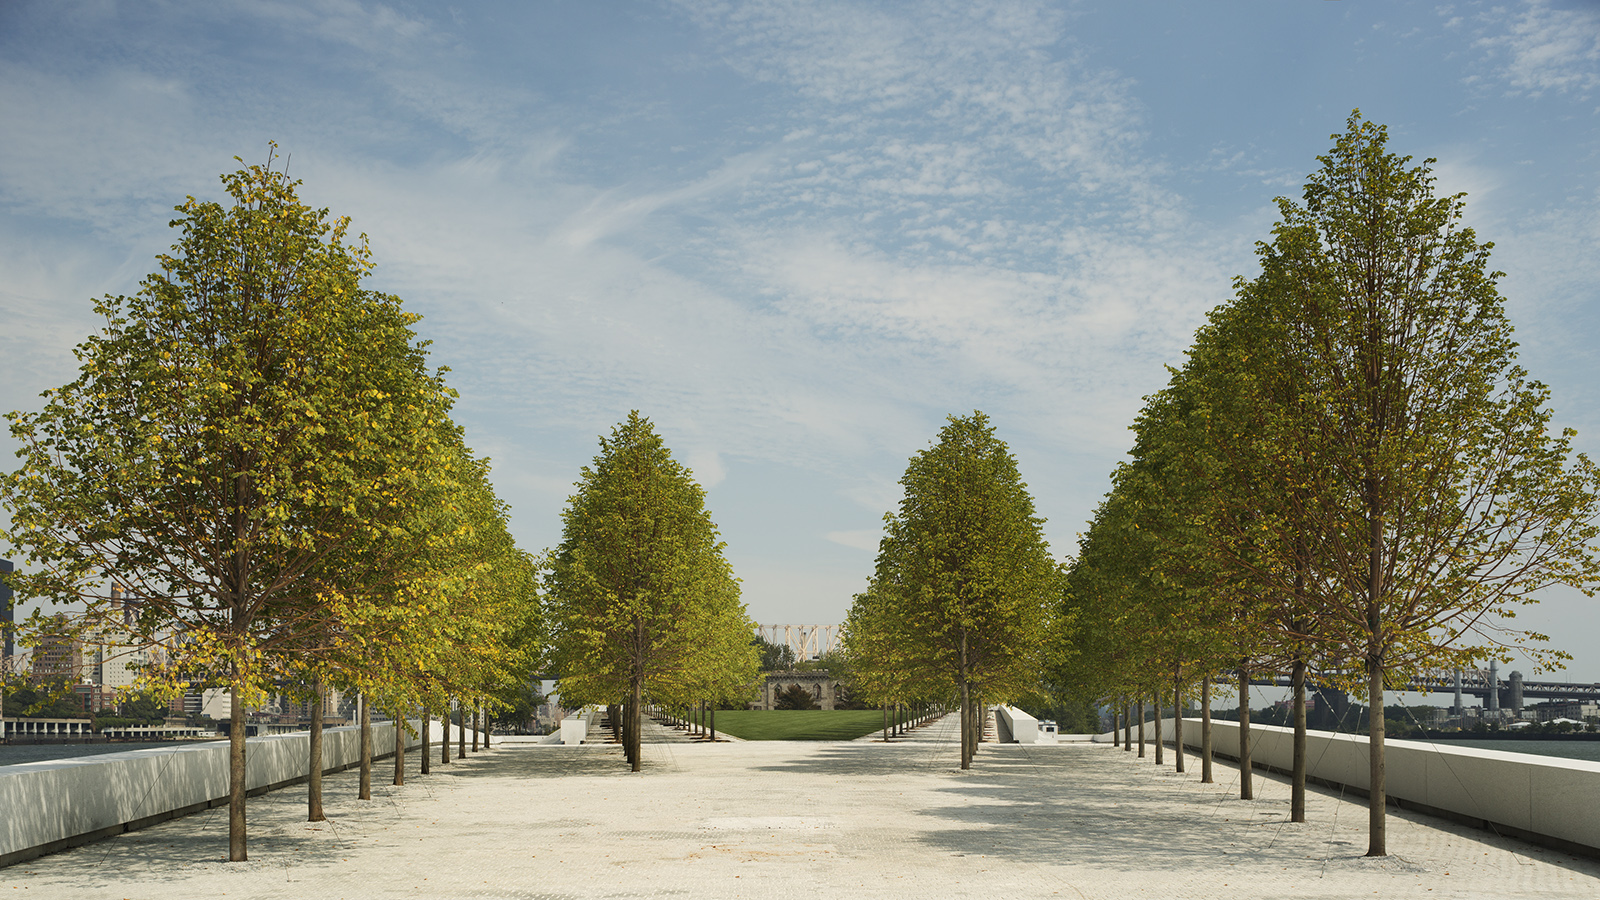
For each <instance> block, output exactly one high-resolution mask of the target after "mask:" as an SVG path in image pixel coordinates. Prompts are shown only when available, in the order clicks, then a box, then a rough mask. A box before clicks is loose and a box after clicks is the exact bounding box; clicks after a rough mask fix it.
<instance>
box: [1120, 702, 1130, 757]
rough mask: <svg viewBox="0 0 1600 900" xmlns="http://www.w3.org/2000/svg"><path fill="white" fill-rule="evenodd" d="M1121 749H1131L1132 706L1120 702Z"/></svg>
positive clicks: (1128, 703)
mask: <svg viewBox="0 0 1600 900" xmlns="http://www.w3.org/2000/svg"><path fill="white" fill-rule="evenodd" d="M1122 749H1123V750H1132V749H1133V704H1132V703H1130V702H1129V701H1128V700H1126V699H1124V700H1123V701H1122Z"/></svg>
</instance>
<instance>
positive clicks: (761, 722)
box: [717, 709, 883, 741]
mask: <svg viewBox="0 0 1600 900" xmlns="http://www.w3.org/2000/svg"><path fill="white" fill-rule="evenodd" d="M882 728H883V713H881V712H879V711H878V710H875V709H831V710H830V709H719V710H717V731H726V732H727V733H728V734H731V735H733V736H734V737H740V738H744V739H745V740H747V741H853V740H855V739H856V738H858V737H861V736H862V735H865V734H871V733H873V732H874V731H879V730H881V729H882Z"/></svg>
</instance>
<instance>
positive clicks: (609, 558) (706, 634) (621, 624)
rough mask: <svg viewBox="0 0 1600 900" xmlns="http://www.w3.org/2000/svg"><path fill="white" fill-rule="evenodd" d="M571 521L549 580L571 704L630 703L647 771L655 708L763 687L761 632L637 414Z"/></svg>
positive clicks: (586, 480)
mask: <svg viewBox="0 0 1600 900" xmlns="http://www.w3.org/2000/svg"><path fill="white" fill-rule="evenodd" d="M562 519H563V522H564V524H565V527H564V530H563V533H562V542H561V545H560V547H559V548H558V549H557V550H556V552H555V554H554V558H553V559H552V560H551V567H550V570H549V573H548V575H547V580H546V584H547V593H548V603H549V619H550V624H551V627H552V629H553V634H552V637H551V647H552V658H553V662H554V667H555V670H556V672H557V673H558V675H559V677H560V680H561V696H562V699H563V702H565V703H568V704H582V703H606V704H620V705H621V707H622V713H623V714H622V726H623V727H622V739H623V745H624V749H625V752H626V755H627V758H628V762H629V764H630V765H631V766H632V768H633V771H635V772H637V771H639V769H640V767H641V760H640V733H641V730H642V726H643V708H644V705H645V703H647V702H655V703H662V704H666V705H677V704H682V703H688V702H692V701H698V700H702V699H716V698H718V697H720V696H722V695H724V694H730V695H731V694H732V693H734V692H737V691H739V690H741V689H743V688H744V687H745V686H747V685H749V684H751V683H753V682H754V681H755V680H756V677H757V667H758V664H759V662H760V658H759V655H758V654H757V652H756V648H755V647H753V646H752V645H751V643H750V633H751V632H752V631H753V630H754V629H755V625H754V623H753V622H751V621H750V619H749V616H748V615H747V614H746V612H745V607H744V604H743V603H742V602H740V600H739V584H738V580H737V579H735V578H734V577H733V571H732V569H731V567H730V566H729V565H728V563H727V561H726V560H725V559H724V558H723V555H722V551H723V544H722V543H721V542H720V541H719V540H718V538H717V529H716V526H715V525H714V524H713V523H712V521H711V515H710V513H709V512H707V511H706V509H705V495H704V492H703V491H702V490H701V488H700V486H699V485H697V484H696V483H695V482H694V479H693V478H692V477H691V475H690V472H689V470H687V469H685V468H684V467H683V466H681V465H679V464H678V463H677V462H676V461H674V460H673V459H672V454H671V452H670V451H669V450H668V449H667V447H666V445H665V444H664V443H662V440H661V438H660V436H658V435H657V434H656V433H655V430H654V428H652V427H651V425H650V422H649V420H648V419H645V418H643V417H641V416H640V415H639V414H638V413H637V412H631V413H629V414H628V420H627V421H626V422H624V423H622V424H620V425H618V426H617V427H615V428H613V429H612V431H611V436H610V437H604V436H602V437H601V438H600V454H599V455H598V456H596V457H595V460H594V465H593V467H585V468H584V469H583V475H582V480H581V481H580V482H579V484H578V492H577V493H576V494H574V495H573V496H572V498H571V500H570V501H569V502H568V505H567V509H566V511H565V512H564V513H563V514H562Z"/></svg>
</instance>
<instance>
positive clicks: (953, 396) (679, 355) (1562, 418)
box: [0, 0, 1600, 681]
mask: <svg viewBox="0 0 1600 900" xmlns="http://www.w3.org/2000/svg"><path fill="white" fill-rule="evenodd" d="M0 48H3V52H0V59H3V62H0V114H3V115H4V117H5V120H6V121H7V122H8V123H11V127H8V128H7V129H5V130H4V133H3V134H0V321H3V322H4V323H6V324H5V325H4V326H3V327H0V359H3V360H5V361H6V363H5V365H4V366H0V406H4V407H5V409H6V410H10V409H13V408H21V409H35V408H37V406H38V403H39V401H38V399H37V395H38V393H39V392H40V391H42V390H45V389H48V388H52V387H56V386H58V385H60V384H62V383H65V382H66V381H68V380H70V379H71V378H72V377H73V375H74V372H75V367H76V362H75V360H74V359H73V357H72V354H71V348H72V347H73V345H74V344H76V343H78V342H79V341H81V340H83V339H84V338H85V337H86V336H87V335H88V334H89V333H90V332H91V331H92V330H93V329H94V328H95V327H96V323H95V322H94V319H93V316H92V309H91V298H92V297H95V296H98V295H99V294H102V293H113V294H115V293H132V292H133V291H134V290H136V289H137V284H138V280H139V279H140V278H141V277H142V276H143V275H145V274H146V273H148V272H150V271H151V270H152V269H154V268H155V267H156V263H155V256H156V254H157V253H160V252H163V251H165V250H166V248H167V247H168V246H169V245H170V244H171V243H172V242H173V239H174V236H173V235H172V234H171V233H169V232H168V230H167V229H166V222H167V221H168V220H169V219H170V218H172V214H171V207H172V206H174V205H176V204H177V203H179V202H181V201H182V199H183V197H184V196H185V195H186V194H193V195H195V196H198V197H202V198H216V197H219V196H220V195H221V189H220V185H219V183H218V181H217V175H218V174H219V173H221V172H224V171H231V170H232V169H234V168H236V167H237V166H238V164H237V163H235V162H234V161H233V159H232V157H233V156H235V155H238V156H240V157H243V158H244V160H245V161H246V162H247V163H258V162H262V161H264V160H265V158H266V152H267V142H268V141H276V142H277V143H278V144H279V146H280V147H281V150H282V152H283V153H284V154H285V156H286V159H287V165H288V166H289V170H290V172H291V173H292V174H294V175H295V176H296V177H299V178H303V179H304V180H305V186H304V187H303V189H302V197H303V199H305V200H306V201H307V202H309V203H311V204H313V205H315V206H327V207H329V208H330V209H331V210H332V211H333V212H334V213H335V214H341V215H349V216H351V217H352V218H353V220H354V221H353V230H355V231H358V232H365V233H366V234H368V235H369V237H370V239H371V242H372V248H373V254H374V258H375V260H376V262H377V264H378V268H377V271H376V274H375V275H374V277H373V279H372V281H371V284H372V286H373V287H375V288H378V289H381V290H385V291H390V292H393V293H396V294H398V295H400V296H401V297H403V298H404V299H405V301H406V304H407V307H408V308H409V309H411V310H412V311H414V312H418V313H420V314H422V315H423V316H424V319H423V320H422V322H421V323H420V324H419V326H418V328H419V333H420V334H421V335H422V337H424V338H426V339H429V340H432V341H433V342H434V343H433V346H432V348H431V352H432V361H433V362H434V364H436V365H446V366H449V367H450V368H451V369H452V373H451V375H450V380H451V383H452V385H453V386H454V387H455V388H456V389H457V390H459V391H460V392H461V400H460V403H459V405H458V407H457V411H456V417H457V420H458V421H459V422H460V423H461V424H462V425H463V426H464V427H465V428H466V432H467V439H468V443H469V444H470V445H471V446H472V447H473V448H474V449H475V450H477V451H478V452H480V453H483V454H487V455H489V456H491V457H493V459H494V460H495V474H494V477H493V480H494V483H495V485H496V488H497V490H498V491H499V493H500V495H501V497H502V498H504V499H505V500H506V501H507V502H508V503H509V504H510V505H511V509H512V527H513V532H514V533H515V534H516V536H517V538H518V539H519V541H520V542H521V543H522V545H523V546H524V547H526V548H527V549H529V550H532V551H535V552H537V551H539V550H540V549H542V548H545V547H553V546H554V545H555V544H556V543H557V542H558V541H559V539H560V518H559V516H560V512H561V509H562V508H563V506H564V505H565V502H566V498H567V496H568V495H569V494H570V493H571V492H572V484H573V482H574V481H576V479H577V477H578V469H579V467H580V466H583V465H586V464H588V463H589V461H590V459H591V458H592V457H593V455H594V453H595V451H596V449H597V448H596V437H597V436H598V435H599V434H601V433H604V432H606V431H608V430H609V428H610V427H611V426H612V425H613V424H615V423H617V422H619V421H621V420H622V419H624V418H625V417H626V416H627V413H628V411H629V410H630V409H635V408H636V409H639V410H640V411H641V412H642V413H643V414H645V415H646V416H648V417H650V418H651V419H652V420H654V421H655V422H656V424H657V426H658V428H659V430H660V431H661V433H662V434H663V436H664V438H665V440H666V442H667V444H668V445H669V446H670V447H672V448H673V450H674V452H675V454H676V455H677V456H678V458H679V459H681V460H683V461H684V462H685V463H686V464H687V465H689V466H691V467H692V468H693V469H694V470H695V472H696V475H697V477H698V478H699V480H700V481H701V483H702V484H703V485H704V486H705V487H706V488H707V491H708V496H707V503H708V506H709V508H710V510H711V513H712V516H713V518H714V519H715V520H716V522H717V524H718V525H719V526H720V528H721V531H722V535H723V538H724V539H725V540H726V541H727V543H728V558H729V559H730V561H731V562H732V564H733V566H734V569H735V572H736V574H738V575H739V576H740V577H741V578H743V579H744V597H745V601H746V603H747V604H748V605H749V607H750V610H751V613H752V615H753V616H754V617H755V618H756V619H757V620H758V621H761V622H763V623H768V624H775V623H785V622H793V623H819V624H832V623H837V622H840V621H842V619H843V614H844V610H845V609H846V608H847V607H848V605H849V602H850V596H851V594H852V593H854V592H855V591H858V590H860V589H861V588H862V587H863V586H864V585H865V580H866V578H867V576H868V575H869V574H870V572H871V569H872V561H873V554H874V550H875V544H876V539H877V534H878V526H879V523H880V522H881V517H882V516H883V514H884V513H885V512H887V511H889V510H890V509H891V508H892V507H893V506H894V505H895V504H896V502H897V501H898V499H899V491H898V486H897V484H896V481H897V479H898V478H899V477H900V474H901V472H902V471H903V469H904V466H905V463H906V460H907V458H908V457H909V456H911V454H913V453H915V452H916V451H918V450H920V449H922V448H924V447H926V446H927V445H928V442H929V441H930V440H931V439H932V438H933V437H934V435H935V433H936V432H937V430H938V428H939V427H940V425H941V424H942V423H943V419H944V417H945V416H946V415H948V414H965V413H968V412H971V411H972V410H973V409H975V408H976V409H982V410H984V411H985V412H986V413H988V414H989V415H990V416H991V417H992V419H993V420H994V422H995V423H996V425H997V427H998V431H999V435H1000V437H1001V438H1003V439H1004V440H1006V441H1007V442H1008V443H1009V444H1010V445H1011V448H1012V450H1013V452H1014V453H1015V454H1016V455H1017V457H1018V459H1019V463H1020V467H1021V470H1022V474H1023V477H1024V479H1025V480H1026V481H1027V482H1028V484H1029V485H1030V487H1031V489H1032V491H1033V494H1034V498H1035V502H1036V505H1037V508H1038V510H1039V513H1040V514H1041V515H1043V516H1044V517H1045V518H1046V519H1047V520H1048V523H1047V526H1046V533H1047V536H1048V537H1049V539H1050V542H1051V548H1052V551H1053V552H1054V554H1055V555H1056V556H1057V558H1065V557H1067V556H1069V555H1070V554H1071V553H1072V552H1074V550H1075V546H1074V543H1075V539H1076V535H1077V533H1078V532H1080V531H1082V530H1084V528H1085V527H1086V523H1087V521H1088V519H1089V517H1090V516H1091V515H1092V514H1093V511H1094V507H1095V504H1096V503H1097V502H1098V499H1099V497H1100V496H1101V495H1102V494H1103V493H1104V492H1105V491H1106V490H1107V489H1108V487H1109V476H1110V473H1111V471H1112V469H1113V467H1114V466H1115V465H1116V463H1117V461H1118V460H1119V459H1121V458H1123V454H1124V452H1125V451H1126V450H1127V449H1128V447H1129V446H1130V444H1131V442H1132V434H1131V433H1130V432H1128V431H1127V430H1126V429H1127V426H1128V425H1130V424H1131V423H1132V421H1133V417H1134V415H1135V414H1136V413H1137V411H1138V409H1139V407H1140V403H1141V397H1143V396H1145V395H1147V394H1149V393H1151V392H1153V391H1155V390H1158V389H1160V387H1161V386H1162V385H1163V384H1164V383H1165V381H1166V378H1167V373H1166V370H1165V368H1164V367H1165V366H1169V365H1179V364H1181V362H1182V354H1183V351H1184V349H1185V348H1186V347H1187V346H1188V344H1189V341H1190V339H1191V336H1192V334H1193V331H1194V329H1195V327H1197V326H1198V325H1199V324H1200V323H1201V322H1202V321H1203V317H1204V315H1205V313H1206V312H1207V311H1208V310H1209V309H1211V308H1212V307H1214V306H1215V305H1217V304H1219V303H1221V302H1223V301H1225V300H1226V299H1227V298H1228V297H1229V296H1230V293H1231V282H1232V280H1233V279H1234V278H1235V277H1241V276H1242V277H1250V276H1251V275H1253V274H1254V272H1255V265H1254V261H1253V254H1252V246H1253V243H1254V242H1255V241H1258V240H1264V239H1267V238H1268V237H1269V235H1270V228H1271V225H1272V223H1273V221H1275V208H1274V207H1273V204H1272V201H1273V198H1274V197H1276V196H1291V197H1294V196H1298V191H1299V186H1300V185H1301V184H1302V183H1303V180H1304V178H1305V176H1306V174H1307V173H1309V172H1310V171H1312V169H1313V168H1314V167H1315V165H1316V156H1317V155H1318V154H1320V153H1324V152H1326V150H1327V149H1328V147H1329V145H1330V144H1331V141H1330V139H1329V135H1330V134H1332V133H1334V132H1337V131H1340V130H1342V128H1343V124H1344V121H1345V118H1346V116H1348V115H1349V113H1350V110H1351V109H1353V108H1358V107H1359V108H1360V109H1361V111H1362V113H1363V115H1364V116H1365V117H1367V118H1369V119H1371V120H1372V121H1375V122H1379V123H1382V124H1385V125H1387V126H1388V128H1389V130H1390V136H1391V148H1392V149H1393V150H1395V151H1397V152H1400V153H1403V154H1410V155H1412V156H1414V157H1416V158H1417V159H1418V160H1421V159H1423V158H1425V157H1437V158H1438V160H1439V162H1438V164H1437V165H1436V167H1435V174H1436V175H1437V177H1438V183H1439V188H1440V190H1441V191H1442V192H1455V191H1466V192H1467V193H1468V200H1467V211H1468V217H1469V220H1470V224H1472V225H1473V226H1474V227H1476V228H1477V229H1478V232H1479V236H1480V238H1482V239H1486V240H1491V241H1494V242H1496V245H1497V246H1496V249H1495V251H1494V255H1493V263H1494V267H1495V268H1497V269H1501V270H1504V271H1505V272H1506V277H1505V278H1504V279H1503V280H1502V285H1501V286H1502V293H1503V295H1504V297H1505V298H1506V305H1507V310H1508V313H1509V315H1510V318H1511V321H1512V323H1513V324H1514V325H1515V326H1516V327H1517V338H1518V340H1520V341H1521V342H1522V345H1523V347H1522V359H1521V362H1522V364H1523V365H1524V366H1525V367H1526V368H1527V369H1528V370H1529V371H1530V372H1531V374H1532V375H1533V377H1535V378H1538V379H1541V380H1543V381H1545V382H1547V383H1548V384H1549V385H1550V387H1551V389H1552V405H1553V407H1554V409H1555V412H1556V422H1557V424H1558V425H1562V426H1571V427H1574V428H1576V429H1578V432H1579V436H1578V440H1577V444H1578V446H1579V447H1580V448H1581V449H1584V450H1586V451H1588V452H1590V453H1591V454H1593V453H1596V452H1600V398H1597V397H1596V395H1595V394H1594V392H1593V390H1592V388H1591V387H1590V385H1591V384H1592V382H1593V378H1594V373H1595V362H1596V356H1595V351H1594V349H1593V348H1594V347H1595V346H1597V345H1600V311H1597V308H1596V306H1595V303H1594V300H1595V293H1596V288H1595V285H1596V284H1600V278H1597V277H1596V276H1597V275H1600V271H1597V268H1600V262H1597V259H1600V255H1597V254H1596V253H1595V252H1594V251H1595V249H1596V243H1597V241H1600V178H1597V172H1596V167H1595V165H1594V158H1595V153H1596V150H1597V149H1600V144H1597V141H1596V137H1597V134H1596V116H1597V103H1600V12H1597V11H1596V10H1595V9H1594V7H1592V6H1589V5H1584V4H1578V3H1550V2H1537V3H1519V4H1510V5H1505V6H1500V5H1494V4H1488V3H1453V4H1439V3H1406V2H1402V3H1395V4H1389V5H1385V6H1384V7H1382V8H1373V7H1370V6H1365V5H1361V4H1356V3H1317V4H1285V5H1281V6H1270V7H1237V8H1232V7H1213V6H1193V5H1188V4H1178V3H1167V4H1153V5H1146V6H1140V7H1138V8H1123V7H1121V6H1118V7H1110V8H1107V7H1097V6H1093V5H1090V4H1076V3H1067V4H1031V3H1023V2H1016V3H994V4H967V3H963V4H956V3H948V4H946V3H925V4H922V3H919V4H881V5H873V6H870V7H862V6H854V5H847V4H813V5H808V6H806V7H803V8H799V7H788V6H784V5H779V4H765V3H749V4H740V5H739V6H737V7H725V6H723V5H720V4H713V3H705V4H699V3H666V2H663V3H641V4H632V5H625V6H624V5H618V6H606V7H603V8H597V7H594V6H592V5H588V4H578V3H553V4H547V5H541V6H538V7H533V8H525V7H523V6H521V5H517V4H510V3H500V4H496V3H488V4H481V5H477V6H473V7H471V8H467V9H456V10H452V11H448V12H435V11H433V10H432V9H431V8H426V7H420V6H413V5H410V4H402V3H397V4H385V3H360V2H355V0H321V2H307V3H276V2H266V3H249V4H246V3H220V4H183V3H178V4H171V5H165V6H161V7H158V8H153V9H152V8H147V7H144V6H137V7H136V6H132V5H119V4H115V3H108V4H83V5H67V6H62V5H56V4H44V3H29V2H23V3H14V4H7V5H6V6H5V7H4V8H3V9H0ZM15 446H16V445H15V442H13V441H12V440H11V438H10V437H9V434H4V435H0V458H3V460H4V463H3V465H5V466H6V467H7V468H12V467H14V465H15V463H14V461H13V459H12V457H11V451H12V450H14V449H15ZM0 556H10V557H12V558H15V554H14V553H12V552H11V550H10V548H5V547H0ZM1516 624H1526V625H1528V626H1529V627H1534V628H1538V629H1540V630H1544V631H1547V632H1549V633H1551V634H1552V635H1553V636H1554V637H1555V638H1556V641H1555V642H1554V643H1555V644H1556V646H1560V647H1563V648H1564V649H1567V650H1568V651H1570V652H1573V653H1574V654H1575V655H1576V657H1577V659H1576V661H1575V663H1574V664H1573V665H1572V667H1571V668H1570V669H1569V670H1568V672H1567V673H1566V674H1565V676H1564V677H1568V678H1571V679H1573V680H1581V681H1600V654H1594V653H1590V652H1588V650H1589V648H1590V647H1593V646H1595V645H1596V643H1597V642H1600V613H1597V611H1596V609H1595V607H1594V605H1593V603H1592V602H1591V601H1589V600H1587V599H1586V598H1583V597H1581V596H1579V595H1577V594H1576V593H1575V592H1571V591H1557V592H1553V593H1552V594H1550V596H1549V599H1548V600H1547V602H1546V603H1544V604H1543V605H1541V606H1540V607H1536V608H1532V609H1530V610H1528V611H1527V612H1526V613H1525V614H1524V616H1523V617H1522V618H1519V619H1518V620H1517V622H1516ZM1512 667H1516V666H1515V665H1513V666H1508V667H1506V668H1512ZM1521 668H1522V669H1523V671H1525V672H1528V673H1529V677H1530V678H1531V677H1534V676H1533V675H1532V673H1531V667H1529V666H1527V665H1525V664H1522V665H1521Z"/></svg>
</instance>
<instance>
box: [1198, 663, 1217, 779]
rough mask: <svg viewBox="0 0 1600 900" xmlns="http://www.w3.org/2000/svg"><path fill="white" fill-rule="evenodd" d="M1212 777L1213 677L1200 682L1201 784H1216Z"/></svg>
mask: <svg viewBox="0 0 1600 900" xmlns="http://www.w3.org/2000/svg"><path fill="white" fill-rule="evenodd" d="M1215 782H1216V779H1215V778H1212V777H1211V676H1210V675H1207V676H1206V677H1205V680H1204V681H1201V682H1200V783H1201V784H1214V783H1215Z"/></svg>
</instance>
